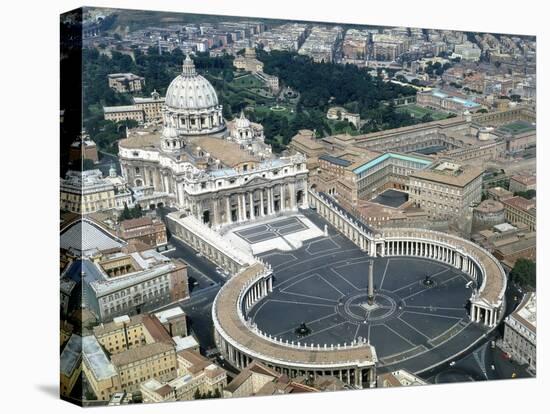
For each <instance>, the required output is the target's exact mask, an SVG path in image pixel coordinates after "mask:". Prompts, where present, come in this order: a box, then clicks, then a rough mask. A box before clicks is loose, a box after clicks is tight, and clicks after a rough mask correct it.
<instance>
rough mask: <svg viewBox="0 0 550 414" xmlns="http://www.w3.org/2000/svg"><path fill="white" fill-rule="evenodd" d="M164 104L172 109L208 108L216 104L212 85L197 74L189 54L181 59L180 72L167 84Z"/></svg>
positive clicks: (215, 95)
mask: <svg viewBox="0 0 550 414" xmlns="http://www.w3.org/2000/svg"><path fill="white" fill-rule="evenodd" d="M165 104H166V106H167V107H169V108H171V109H174V110H197V109H209V108H212V107H216V106H218V96H217V94H216V91H215V90H214V87H213V86H212V84H211V83H210V82H208V81H207V80H206V79H205V78H204V77H203V76H201V75H199V74H197V72H196V70H195V64H194V63H193V60H192V59H191V58H190V57H189V55H187V57H186V58H185V60H184V61H183V67H182V73H181V74H180V75H178V76H177V77H176V78H175V79H174V80H173V81H172V82H171V83H170V86H168V90H167V91H166V101H165Z"/></svg>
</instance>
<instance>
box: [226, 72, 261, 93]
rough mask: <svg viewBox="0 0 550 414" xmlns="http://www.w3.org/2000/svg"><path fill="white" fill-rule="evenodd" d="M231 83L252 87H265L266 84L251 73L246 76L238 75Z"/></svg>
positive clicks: (240, 86)
mask: <svg viewBox="0 0 550 414" xmlns="http://www.w3.org/2000/svg"><path fill="white" fill-rule="evenodd" d="M237 76H238V77H237ZM231 85H232V86H235V87H238V88H250V89H253V88H254V89H264V88H265V85H264V83H263V82H262V81H261V80H259V79H258V78H257V77H256V76H254V75H250V74H248V75H244V76H239V75H236V77H235V78H234V79H233V81H232V82H231Z"/></svg>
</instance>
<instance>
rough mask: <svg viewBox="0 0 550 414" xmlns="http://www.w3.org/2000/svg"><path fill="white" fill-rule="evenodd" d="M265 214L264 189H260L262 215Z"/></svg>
mask: <svg viewBox="0 0 550 414" xmlns="http://www.w3.org/2000/svg"><path fill="white" fill-rule="evenodd" d="M264 215H265V214H264V190H263V188H262V189H261V190H260V217H263V216H264Z"/></svg>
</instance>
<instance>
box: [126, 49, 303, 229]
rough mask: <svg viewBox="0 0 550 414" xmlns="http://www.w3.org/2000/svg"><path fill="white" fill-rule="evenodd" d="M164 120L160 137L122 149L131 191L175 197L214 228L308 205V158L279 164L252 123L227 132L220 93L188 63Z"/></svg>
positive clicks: (131, 141)
mask: <svg viewBox="0 0 550 414" xmlns="http://www.w3.org/2000/svg"><path fill="white" fill-rule="evenodd" d="M190 91H192V92H190ZM162 113H163V129H162V132H161V133H160V134H158V132H151V133H139V132H137V131H136V133H134V134H130V135H129V137H128V138H127V139H124V140H122V141H120V143H119V159H120V163H121V167H122V171H123V175H124V177H125V178H126V179H127V180H129V182H130V183H131V184H133V185H135V186H143V185H146V186H152V187H153V188H154V189H155V190H156V191H161V192H166V193H169V194H171V195H173V197H174V201H173V204H174V205H175V206H176V207H177V208H178V209H180V210H183V211H185V212H187V213H189V214H192V215H194V216H195V217H197V218H198V219H199V220H200V221H202V222H203V223H205V224H207V225H209V226H211V227H214V228H219V227H221V226H223V225H227V224H231V223H236V222H245V221H248V220H252V219H254V218H255V217H263V216H269V215H274V214H277V213H279V212H282V211H289V210H290V211H291V210H296V209H297V208H298V207H299V206H302V205H306V204H305V203H306V189H307V168H306V165H305V158H304V157H303V156H299V155H298V156H290V157H277V156H274V155H273V154H272V153H271V150H270V148H269V146H266V145H265V144H264V143H263V133H262V132H261V129H260V128H255V127H254V125H252V124H251V123H249V122H247V120H246V119H243V118H239V119H238V120H237V121H236V122H235V123H234V124H233V126H234V127H233V128H230V129H229V130H228V128H227V125H226V122H225V120H224V119H223V117H222V107H221V105H220V104H219V103H218V98H217V95H216V91H215V90H214V88H213V87H212V85H211V84H210V83H209V82H208V81H207V80H206V79H204V78H203V77H202V76H200V75H198V74H197V73H196V71H195V66H194V64H193V62H192V60H191V59H190V58H189V57H187V58H186V60H185V62H184V64H183V69H182V73H181V74H180V75H179V76H178V77H177V78H175V79H174V80H173V81H172V83H171V84H170V86H169V88H168V90H167V93H166V101H165V106H164V108H163V112H162ZM244 124H247V125H244ZM241 127H243V128H241ZM247 131H249V132H250V135H243V137H242V138H241V132H243V133H245V134H247V133H248V132H247Z"/></svg>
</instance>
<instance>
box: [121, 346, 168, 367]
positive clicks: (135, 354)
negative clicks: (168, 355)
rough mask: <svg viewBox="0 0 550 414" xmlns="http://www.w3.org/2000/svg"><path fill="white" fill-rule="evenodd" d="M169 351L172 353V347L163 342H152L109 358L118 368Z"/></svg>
mask: <svg viewBox="0 0 550 414" xmlns="http://www.w3.org/2000/svg"><path fill="white" fill-rule="evenodd" d="M170 351H174V346H173V345H168V344H166V343H164V342H154V343H151V344H145V345H143V346H140V347H138V348H132V349H128V350H126V351H124V352H121V353H119V354H115V355H113V356H112V357H111V361H112V363H113V364H114V365H115V366H117V367H120V366H124V365H128V364H131V363H133V362H137V361H141V360H144V359H147V358H150V357H152V356H155V355H159V354H163V353H165V352H170Z"/></svg>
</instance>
